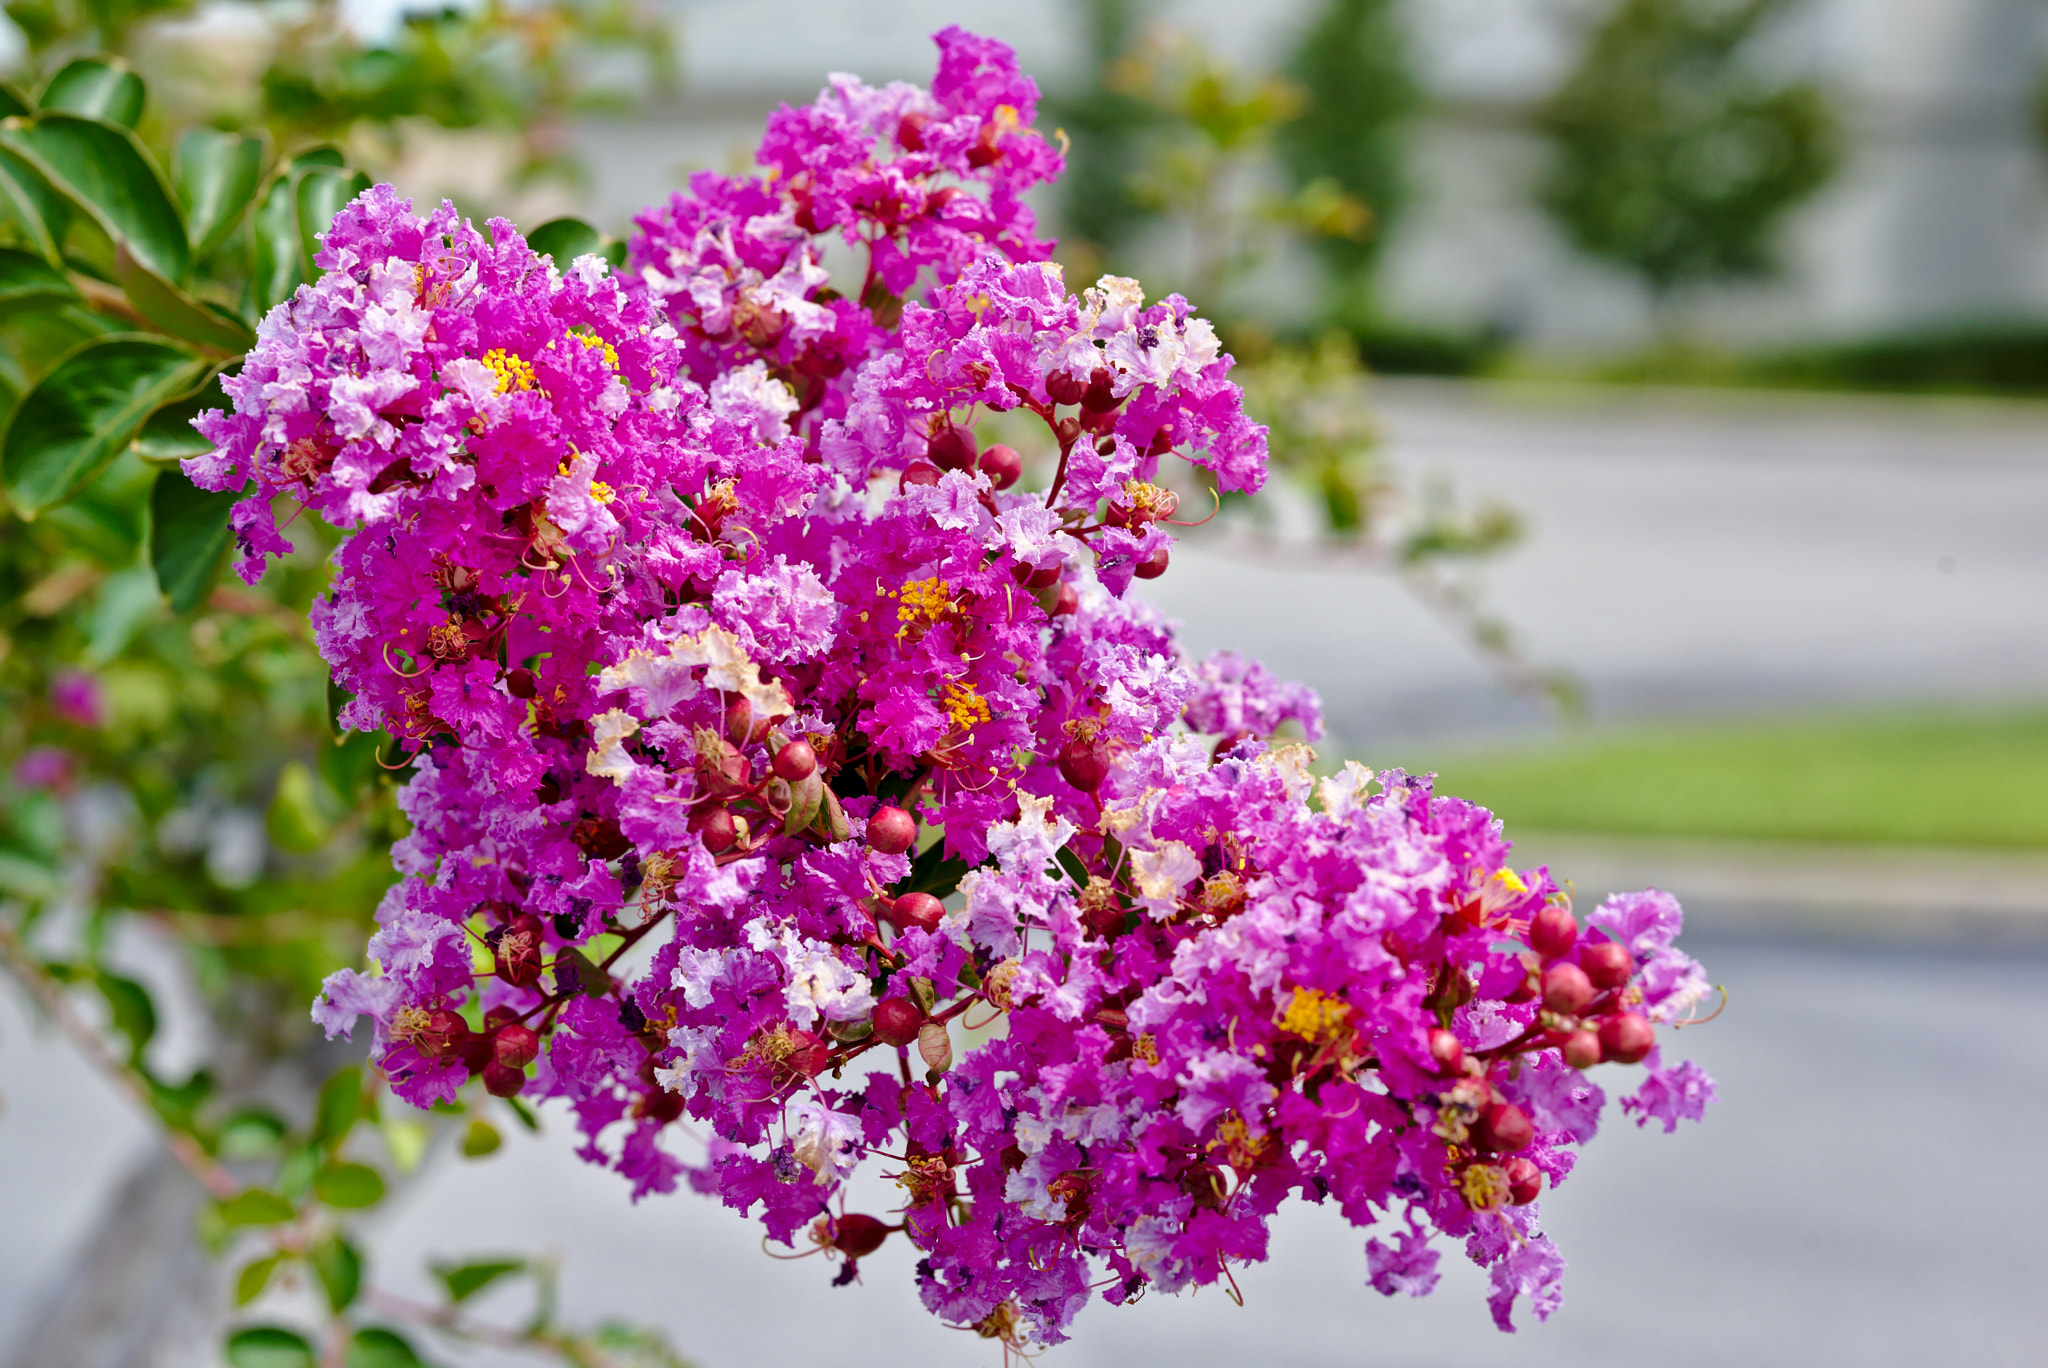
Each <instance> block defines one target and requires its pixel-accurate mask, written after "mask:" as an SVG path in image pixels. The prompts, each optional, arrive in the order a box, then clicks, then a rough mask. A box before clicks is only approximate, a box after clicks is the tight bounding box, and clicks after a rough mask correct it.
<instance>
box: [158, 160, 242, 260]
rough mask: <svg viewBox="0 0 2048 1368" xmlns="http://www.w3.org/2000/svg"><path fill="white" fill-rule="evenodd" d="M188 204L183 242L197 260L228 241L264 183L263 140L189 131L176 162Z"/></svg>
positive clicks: (181, 191) (178, 180)
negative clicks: (189, 247) (188, 246)
mask: <svg viewBox="0 0 2048 1368" xmlns="http://www.w3.org/2000/svg"><path fill="white" fill-rule="evenodd" d="M172 167H173V175H174V178H175V180H176V183H177V188H178V200H179V202H180V203H182V204H183V205H184V206H185V241H186V242H187V243H188V244H189V245H190V246H191V248H192V257H193V259H194V260H195V261H196V260H198V259H199V258H200V257H203V256H205V255H206V254H207V253H208V252H210V251H212V250H213V249H214V248H216V247H218V246H220V244H221V243H222V242H224V241H226V240H227V236H228V234H230V233H232V232H234V231H235V228H236V226H237V225H238V224H240V223H241V221H242V214H243V212H244V211H245V210H247V209H248V207H249V204H250V202H251V201H252V200H254V199H255V198H256V190H257V188H258V187H259V186H261V185H262V184H263V139H261V138H259V137H256V136H254V135H251V134H244V135H241V136H237V135H235V134H232V133H222V132H220V131H219V130H218V129H213V128H193V129H188V130H187V131H186V133H185V136H184V137H182V138H180V139H178V155H177V157H176V158H175V159H174V160H173V162H172Z"/></svg>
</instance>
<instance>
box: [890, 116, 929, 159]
mask: <svg viewBox="0 0 2048 1368" xmlns="http://www.w3.org/2000/svg"><path fill="white" fill-rule="evenodd" d="M931 121H932V116H931V115H929V114H925V113H921V112H919V111H918V110H915V109H913V110H911V111H910V112H909V113H908V114H905V115H904V116H903V117H902V119H900V120H899V121H898V122H897V124H896V141H897V142H898V143H900V144H902V146H903V150H904V151H906V152H922V151H924V126H925V125H926V124H928V123H930V122H931Z"/></svg>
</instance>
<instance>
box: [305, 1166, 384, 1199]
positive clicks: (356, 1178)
mask: <svg viewBox="0 0 2048 1368" xmlns="http://www.w3.org/2000/svg"><path fill="white" fill-rule="evenodd" d="M313 1195H314V1196H315V1197H318V1198H319V1199H320V1200H321V1201H323V1202H325V1203H327V1205H329V1206H331V1207H342V1208H345V1209H347V1210H355V1209H357V1208H360V1207H368V1206H375V1205H377V1203H379V1202H381V1201H383V1200H384V1179H383V1177H382V1176H381V1175H379V1174H378V1172H377V1170H375V1169H373V1168H371V1167H370V1166H369V1165H368V1164H353V1163H345V1164H328V1165H327V1166H326V1167H324V1168H322V1169H321V1170H320V1171H319V1172H318V1173H316V1174H314V1175H313Z"/></svg>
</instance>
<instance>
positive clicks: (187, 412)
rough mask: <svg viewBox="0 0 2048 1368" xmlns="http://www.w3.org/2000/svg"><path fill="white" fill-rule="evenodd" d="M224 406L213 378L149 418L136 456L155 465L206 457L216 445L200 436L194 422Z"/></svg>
mask: <svg viewBox="0 0 2048 1368" xmlns="http://www.w3.org/2000/svg"><path fill="white" fill-rule="evenodd" d="M220 406H221V392H220V387H219V386H218V385H216V384H214V383H213V381H212V379H211V378H208V379H206V380H202V381H201V382H200V384H199V387H198V388H197V389H195V390H193V391H192V393H190V394H188V395H186V396H185V397H184V398H182V399H174V400H172V401H171V402H170V403H168V404H165V405H164V406H163V407H162V408H160V409H158V410H157V411H156V412H155V413H152V414H150V415H149V419H148V421H147V422H145V423H143V425H142V431H140V432H138V433H136V434H135V442H134V446H133V450H134V452H135V454H136V455H137V456H140V457H141V458H142V459H143V460H145V461H150V462H155V463H164V462H169V461H182V460H184V459H185V458H186V457H187V456H204V455H205V454H206V453H207V452H209V451H211V450H213V443H211V442H209V441H207V440H206V439H205V438H204V437H201V436H200V435H199V432H198V430H197V429H195V428H194V427H193V426H192V420H193V419H194V418H197V417H198V416H199V415H200V414H202V413H204V412H205V411H206V410H208V409H211V408H219V407H220Z"/></svg>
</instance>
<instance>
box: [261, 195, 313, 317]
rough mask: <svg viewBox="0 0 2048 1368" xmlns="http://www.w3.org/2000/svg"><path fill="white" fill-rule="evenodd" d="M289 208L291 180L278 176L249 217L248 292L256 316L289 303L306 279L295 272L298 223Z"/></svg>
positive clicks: (296, 217) (297, 248)
mask: <svg viewBox="0 0 2048 1368" xmlns="http://www.w3.org/2000/svg"><path fill="white" fill-rule="evenodd" d="M293 206H294V201H293V198H292V181H291V177H290V176H288V175H285V176H279V177H278V178H277V179H276V180H274V181H272V182H271V183H270V189H269V190H267V191H265V192H264V196H263V203H262V204H260V205H258V206H257V208H256V212H255V213H253V214H251V215H250V216H249V237H250V241H251V248H252V251H251V257H252V265H251V270H250V275H249V291H250V298H251V301H252V302H253V303H254V305H255V307H256V312H257V313H259V314H265V313H269V312H270V311H271V309H273V308H275V307H276V306H277V305H278V304H279V303H281V302H282V301H284V300H287V299H290V298H291V297H292V291H293V290H296V289H297V288H298V287H299V286H300V285H301V284H302V283H304V281H305V279H306V277H305V275H304V274H303V273H301V272H300V270H299V219H298V210H297V209H296V208H294V207H293Z"/></svg>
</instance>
